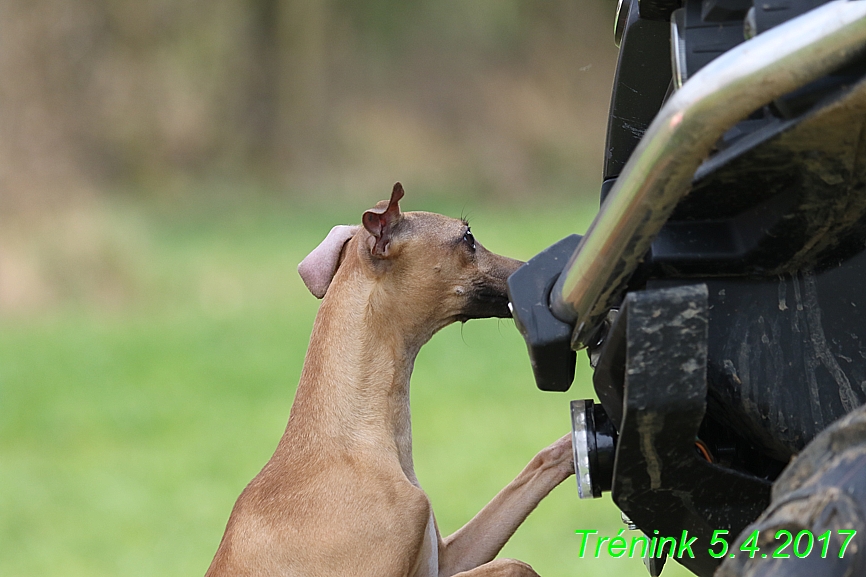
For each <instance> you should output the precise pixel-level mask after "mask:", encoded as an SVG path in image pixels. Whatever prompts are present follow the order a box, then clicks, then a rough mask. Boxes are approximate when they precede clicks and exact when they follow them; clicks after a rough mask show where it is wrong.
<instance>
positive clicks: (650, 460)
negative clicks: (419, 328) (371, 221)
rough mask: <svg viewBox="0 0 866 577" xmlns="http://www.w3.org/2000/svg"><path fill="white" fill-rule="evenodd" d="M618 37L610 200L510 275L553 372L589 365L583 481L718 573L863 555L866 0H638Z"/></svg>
mask: <svg viewBox="0 0 866 577" xmlns="http://www.w3.org/2000/svg"><path fill="white" fill-rule="evenodd" d="M615 38H616V41H617V43H618V44H619V46H620V56H619V62H618V65H617V73H616V80H615V85H614V90H613V96H612V101H611V109H610V117H609V125H608V136H607V154H606V160H605V166H604V182H603V184H602V187H601V198H602V205H601V209H600V211H599V213H598V215H597V217H596V219H595V220H594V222H593V223H592V225H591V226H590V228H589V230H588V231H587V233H586V235H584V236H583V237H580V236H577V235H572V236H571V237H568V238H566V239H563V240H562V241H560V242H559V243H557V244H555V245H553V246H552V247H550V248H548V249H547V250H545V251H543V252H542V253H540V254H539V255H538V256H536V257H535V258H534V259H532V260H531V261H530V262H529V263H528V264H527V265H526V266H524V267H523V268H522V269H520V270H519V271H518V272H517V273H515V274H514V275H513V276H512V278H511V279H510V280H509V285H510V293H511V300H512V307H513V312H514V316H515V319H516V321H517V325H518V328H519V329H520V330H521V332H522V333H523V335H524V337H525V338H526V340H527V344H528V348H529V353H530V358H531V362H532V366H533V371H534V374H535V377H536V381H537V384H538V387H539V388H541V389H542V390H554V391H564V390H567V389H568V388H569V387H570V385H571V382H572V380H573V378H574V365H575V351H577V350H581V349H587V351H588V353H589V356H590V363H591V365H592V366H593V368H594V371H595V372H594V376H593V383H594V386H595V391H596V394H597V396H598V402H593V401H591V400H585V401H574V402H572V417H573V423H574V437H573V441H574V447H575V460H576V465H577V473H578V484H579V490H580V494H581V497H585V498H591V497H598V496H600V495H601V494H602V493H603V492H605V491H610V492H611V494H612V498H613V500H614V502H615V503H616V504H617V505H618V506H619V507H620V509H621V510H622V512H623V515H624V518H627V520H628V521H629V522H630V523H632V524H633V525H634V526H636V527H637V528H638V529H640V530H642V531H643V532H644V533H645V534H646V535H647V536H652V535H667V536H674V537H679V536H680V535H682V534H683V532H684V531H686V532H687V533H688V535H689V536H693V537H697V538H698V542H699V543H702V544H703V546H701V547H696V548H694V558H692V557H690V556H689V555H676V554H674V555H673V556H675V557H677V559H676V560H677V561H678V562H680V563H682V564H683V565H684V566H686V567H687V568H689V569H690V570H692V571H693V572H695V573H696V574H697V575H700V576H702V577H703V576H709V575H713V574H715V575H724V576H735V575H737V576H739V575H749V576H758V575H762V576H763V575H785V576H794V575H807V574H808V575H811V576H814V575H827V576H831V577H835V576H842V575H866V541H863V539H866V407H864V401H866V251H864V249H866V1H864V0H834V1H831V2H826V1H822V0H762V1H761V2H756V1H753V0H620V1H619V6H618V8H617V17H616V24H615ZM854 531H856V532H857V533H856V534H855V533H854ZM858 541H859V542H858ZM711 543H712V544H713V546H712V547H709V546H708V545H710V544H711ZM807 549H808V551H807ZM670 554H671V553H670V550H666V551H665V552H663V553H659V554H656V555H648V556H647V558H646V562H647V567H648V569H649V571H650V573H651V574H652V575H658V574H660V572H661V571H662V568H663V566H664V563H665V557H666V556H670Z"/></svg>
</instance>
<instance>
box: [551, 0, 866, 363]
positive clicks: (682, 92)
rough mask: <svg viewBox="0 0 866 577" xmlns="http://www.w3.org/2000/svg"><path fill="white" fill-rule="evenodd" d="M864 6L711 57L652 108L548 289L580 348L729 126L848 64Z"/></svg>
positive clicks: (859, 41) (821, 13)
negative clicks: (646, 124)
mask: <svg viewBox="0 0 866 577" xmlns="http://www.w3.org/2000/svg"><path fill="white" fill-rule="evenodd" d="M864 48H866V0H835V1H833V2H829V3H828V4H824V5H823V6H820V7H818V8H816V9H814V10H811V11H809V12H808V13H806V14H803V15H801V16H798V17H797V18H794V19H792V20H789V21H788V22H785V23H783V24H780V25H779V26H776V27H774V28H772V29H770V30H768V31H766V32H764V33H762V34H759V35H758V36H756V37H754V38H753V39H751V40H748V41H746V42H744V43H742V44H740V45H739V46H737V47H736V48H733V49H731V50H729V51H728V52H726V53H725V54H723V55H721V56H719V57H718V58H717V59H715V60H713V61H712V62H710V63H709V64H707V65H706V66H705V67H704V68H702V69H701V70H700V71H698V72H697V73H696V74H695V75H694V76H693V77H692V78H690V79H689V80H688V81H687V82H686V83H685V84H683V86H682V88H680V89H679V90H677V91H676V92H675V93H674V94H673V95H672V96H671V98H670V99H669V100H668V102H667V103H666V104H665V105H664V107H662V109H661V110H660V111H659V113H658V115H657V116H656V117H655V119H654V120H653V122H652V124H651V125H650V127H649V129H648V130H647V132H646V133H645V134H644V137H643V139H642V140H641V141H640V143H639V144H638V146H637V148H636V149H635V151H634V153H632V155H631V157H630V158H629V161H628V163H627V164H626V165H625V167H624V168H623V171H622V173H621V174H620V176H619V178H618V179H617V182H616V184H615V185H614V187H613V189H612V190H611V191H610V193H609V195H608V197H607V199H606V201H605V203H604V204H603V205H602V207H601V209H600V211H599V213H598V215H597V216H596V218H595V220H594V221H593V222H592V224H591V225H590V227H589V230H588V231H587V233H586V236H584V237H583V240H582V241H581V243H580V245H578V247H577V249H576V250H575V252H574V255H572V257H571V260H570V261H569V264H568V265H567V266H566V268H565V269H564V270H563V272H562V275H561V276H560V278H559V280H558V281H557V283H556V285H555V286H554V287H553V290H552V292H551V296H550V301H551V302H550V306H551V310H552V311H553V313H554V315H556V316H557V317H558V318H559V319H560V320H563V321H566V322H569V323H572V322H573V323H575V330H574V334H573V336H572V348H574V349H575V350H577V349H581V348H584V347H586V346H587V345H588V344H590V343H589V342H588V341H589V339H590V338H592V337H593V335H594V333H595V332H596V329H597V327H598V326H599V324H600V323H601V321H602V320H603V319H604V317H605V316H606V314H607V311H608V310H609V309H610V307H611V306H612V305H613V304H614V303H615V302H616V299H617V297H618V296H620V294H621V292H622V290H623V289H624V287H625V284H626V283H627V282H628V279H629V277H630V276H631V275H632V273H633V272H634V271H635V269H636V268H637V266H638V264H639V263H640V262H641V260H642V259H643V258H644V256H645V254H646V252H647V251H648V250H649V247H650V245H651V244H652V241H653V239H654V238H655V236H656V235H657V234H658V232H659V230H661V228H662V226H663V225H664V223H665V222H666V221H667V219H668V218H669V217H670V215H671V213H672V212H673V210H674V208H675V207H676V205H677V203H678V202H679V201H680V199H682V198H683V197H684V196H685V195H686V194H688V192H689V191H690V190H691V183H692V177H693V175H694V173H695V170H696V169H697V168H698V166H699V165H700V164H701V162H703V161H704V159H706V158H707V157H708V155H709V153H710V151H711V149H712V147H713V145H714V144H715V143H716V141H717V140H718V139H719V138H720V137H721V136H722V135H723V134H724V133H725V132H726V131H727V130H728V129H729V128H730V127H731V126H733V125H734V124H735V123H736V122H738V121H740V120H742V119H743V118H745V117H746V116H748V115H749V114H751V113H752V112H753V111H755V110H757V109H758V108H760V107H761V106H763V105H765V104H767V103H769V102H771V101H772V100H774V99H776V98H778V97H780V96H782V95H784V94H786V93H788V92H791V91H792V90H795V89H797V88H799V87H801V86H803V85H805V84H808V83H809V82H811V81H812V80H815V79H817V78H820V77H821V76H824V75H826V74H827V73H829V72H831V71H832V70H834V69H835V68H837V67H839V66H841V65H842V64H845V63H846V62H848V61H850V60H852V59H853V58H854V57H856V56H858V55H859V54H861V53H862V52H863V51H864Z"/></svg>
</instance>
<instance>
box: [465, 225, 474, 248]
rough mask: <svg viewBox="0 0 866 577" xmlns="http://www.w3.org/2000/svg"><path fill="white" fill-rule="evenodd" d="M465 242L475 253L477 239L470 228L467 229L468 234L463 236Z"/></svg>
mask: <svg viewBox="0 0 866 577" xmlns="http://www.w3.org/2000/svg"><path fill="white" fill-rule="evenodd" d="M463 242H465V243H466V244H467V245H468V246H469V248H470V249H472V250H473V251H474V250H475V237H474V236H472V231H471V230H469V229H468V228H467V229H466V232H465V233H464V234H463Z"/></svg>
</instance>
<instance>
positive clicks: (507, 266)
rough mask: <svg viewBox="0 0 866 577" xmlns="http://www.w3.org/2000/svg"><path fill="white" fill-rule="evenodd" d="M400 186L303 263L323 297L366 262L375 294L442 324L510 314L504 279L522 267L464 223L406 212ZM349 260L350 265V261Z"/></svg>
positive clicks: (335, 233)
mask: <svg viewBox="0 0 866 577" xmlns="http://www.w3.org/2000/svg"><path fill="white" fill-rule="evenodd" d="M402 197H403V187H402V186H401V185H400V183H399V182H398V183H397V184H395V185H394V189H393V191H392V192H391V198H390V200H383V201H382V202H380V203H378V204H377V205H376V206H375V207H373V208H371V209H370V210H368V211H366V212H365V213H364V214H363V216H362V218H361V222H362V225H361V226H351V227H350V226H338V227H334V229H332V230H331V232H330V234H329V235H328V237H327V238H326V239H325V240H324V241H322V243H321V244H320V245H319V246H318V247H317V248H316V249H315V250H314V251H313V252H311V253H310V254H309V255H308V256H307V258H305V259H304V261H303V262H302V263H301V264H300V266H299V267H298V271H299V272H300V274H301V277H302V278H303V280H304V283H305V284H306V285H307V287H308V288H309V289H310V291H311V292H312V293H313V294H314V295H315V296H317V297H318V298H323V297H324V296H325V294H326V293H327V292H329V290H328V289H329V286H330V285H331V283H332V281H333V282H337V280H336V278H338V274H337V273H338V272H339V270H340V269H341V268H343V267H361V268H362V270H363V271H364V272H365V274H366V276H367V277H368V278H371V279H373V280H374V281H375V282H376V283H377V286H378V295H379V296H378V298H379V299H387V300H388V302H389V303H390V305H392V306H393V307H395V308H396V309H399V307H406V309H405V310H407V311H408V310H411V311H413V313H414V314H415V315H417V316H418V317H419V318H421V317H425V316H427V317H431V320H432V319H433V318H436V319H437V320H436V321H435V324H440V325H442V326H444V325H445V324H448V323H450V322H452V321H458V320H459V321H465V320H468V319H473V318H485V317H500V318H506V317H510V316H511V313H510V312H509V310H508V296H507V293H506V280H507V279H508V276H509V275H510V274H511V273H513V272H514V271H515V270H517V268H518V267H519V266H520V265H521V264H522V263H521V262H520V261H517V260H514V259H511V258H507V257H504V256H500V255H497V254H494V253H492V252H490V251H488V250H487V249H486V248H484V247H483V246H482V245H481V244H480V243H479V242H478V241H476V240H475V237H474V236H473V234H472V231H471V230H470V229H469V224H468V223H467V222H466V221H464V220H459V219H454V218H449V217H447V216H443V215H440V214H435V213H430V212H405V213H404V212H402V211H401V210H400V199H401V198H402ZM350 261H351V264H350Z"/></svg>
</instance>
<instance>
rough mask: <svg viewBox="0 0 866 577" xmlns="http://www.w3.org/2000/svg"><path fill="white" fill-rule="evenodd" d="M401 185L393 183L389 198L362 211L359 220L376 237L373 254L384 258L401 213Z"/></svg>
mask: <svg viewBox="0 0 866 577" xmlns="http://www.w3.org/2000/svg"><path fill="white" fill-rule="evenodd" d="M403 194H404V192H403V185H402V184H400V183H399V182H398V183H396V184H395V185H394V188H393V190H392V191H391V200H389V201H387V203H386V201H384V200H383V201H382V202H380V203H379V204H377V205H376V206H375V208H371V209H370V210H368V211H367V212H365V213H364V216H363V218H362V219H361V222H363V223H364V228H366V229H367V232H369V233H370V234H372V235H373V236H374V237H376V243H375V244H374V245H373V248H372V253H373V256H376V257H379V258H386V257H387V256H388V247H389V245H390V244H391V232H392V231H393V230H394V226H395V225H396V224H397V223H398V222H399V221H400V217H402V216H403V215H402V213H401V212H400V204H399V203H400V199H401V198H403Z"/></svg>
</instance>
